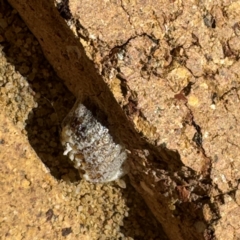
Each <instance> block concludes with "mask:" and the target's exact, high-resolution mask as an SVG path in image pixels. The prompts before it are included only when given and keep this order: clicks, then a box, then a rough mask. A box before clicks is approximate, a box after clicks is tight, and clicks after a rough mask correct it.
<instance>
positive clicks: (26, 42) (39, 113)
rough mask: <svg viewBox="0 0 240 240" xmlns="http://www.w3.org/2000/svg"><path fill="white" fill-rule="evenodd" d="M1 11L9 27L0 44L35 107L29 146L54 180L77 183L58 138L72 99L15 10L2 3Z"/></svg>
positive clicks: (28, 128)
mask: <svg viewBox="0 0 240 240" xmlns="http://www.w3.org/2000/svg"><path fill="white" fill-rule="evenodd" d="M0 9H1V10H3V12H2V15H3V17H5V18H6V19H8V22H7V21H6V25H7V24H8V25H7V26H6V27H5V28H4V29H3V31H2V32H1V33H0V34H1V35H3V36H4V37H5V39H4V40H5V41H3V42H2V43H1V45H2V46H3V52H4V53H5V56H6V58H7V60H8V61H9V63H11V64H13V65H14V67H15V70H16V71H18V72H20V74H21V75H22V76H23V77H24V78H26V80H27V82H28V83H29V87H30V88H31V89H32V90H33V91H34V101H35V102H36V104H37V107H36V108H34V109H33V111H32V112H31V113H30V115H29V117H28V121H27V126H26V131H27V136H28V139H29V143H30V144H31V145H32V147H33V149H34V150H35V152H36V153H37V155H38V156H39V158H40V159H41V160H42V162H43V163H44V164H45V165H46V166H47V167H48V168H49V169H50V172H51V174H52V175H53V176H54V177H55V178H56V179H62V178H63V179H67V178H68V179H69V180H70V181H77V180H79V174H78V171H77V170H76V169H75V168H74V167H73V166H72V165H71V163H70V162H69V160H68V158H67V157H66V156H63V148H62V146H61V143H60V135H59V134H60V127H61V126H60V123H61V122H62V120H63V118H64V117H65V116H66V115H67V113H68V112H69V111H70V109H71V108H72V106H73V104H74V101H75V99H74V96H73V95H72V94H71V93H70V92H69V91H68V90H67V88H66V87H65V85H64V84H63V83H62V81H61V80H60V79H59V78H58V76H57V75H56V73H55V72H54V70H53V69H52V67H51V66H50V64H49V63H48V61H47V60H46V59H45V57H44V55H43V52H42V50H41V47H40V45H39V43H38V42H37V40H36V39H35V37H34V36H33V35H32V33H31V32H30V31H29V30H28V29H27V27H26V25H25V23H24V22H23V21H22V19H21V18H20V17H19V15H18V14H17V13H16V11H15V10H11V7H10V6H9V5H8V4H7V3H6V4H4V3H2V5H1V8H0ZM14 11H15V12H14ZM4 23H5V22H3V24H4Z"/></svg>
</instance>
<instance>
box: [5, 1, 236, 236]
mask: <svg viewBox="0 0 240 240" xmlns="http://www.w3.org/2000/svg"><path fill="white" fill-rule="evenodd" d="M10 2H11V3H12V4H13V5H14V6H15V7H16V9H18V11H19V12H20V14H21V15H22V17H23V18H24V19H25V21H26V22H27V23H28V24H29V27H30V28H31V30H32V31H33V32H34V34H35V35H36V36H37V38H38V39H39V40H40V43H41V45H42V47H43V50H44V52H45V54H46V56H47V57H48V59H49V61H50V62H51V63H52V65H53V66H54V68H55V69H56V71H57V72H58V74H59V76H60V77H61V78H63V79H64V81H65V83H66V84H67V86H68V87H69V89H70V90H71V91H72V92H73V93H75V95H79V94H80V95H84V94H86V95H87V96H91V100H92V101H95V102H96V105H98V107H99V108H100V109H101V110H103V111H104V112H105V113H106V115H107V116H108V121H109V122H110V123H111V126H112V129H114V130H115V132H116V135H117V136H118V137H119V138H120V139H121V141H122V142H123V143H124V144H125V145H126V147H127V149H129V150H130V152H131V157H130V160H129V161H130V165H131V171H130V178H131V182H132V184H133V185H134V186H135V188H136V189H137V190H138V191H139V192H140V193H141V194H142V196H143V197H144V199H145V200H146V202H147V203H148V205H149V207H150V208H151V209H152V211H153V213H154V214H155V216H156V217H157V218H158V220H159V221H160V222H161V223H162V224H163V227H164V229H165V231H166V233H167V234H168V236H169V238H170V239H213V238H214V237H215V238H216V239H223V238H222V236H224V238H225V239H238V238H239V231H238V226H237V222H238V220H237V217H236V215H233V213H234V212H238V211H239V206H238V198H239V194H237V193H238V188H239V187H238V179H239V178H238V175H239V167H238V165H239V162H240V159H239V156H238V150H239V146H240V142H239V139H240V138H239V120H238V119H239V111H238V109H239V105H240V104H239V101H240V96H239V89H240V78H239V67H238V66H239V60H238V59H239V57H238V55H239V49H240V48H239V43H238V39H239V34H240V30H239V29H240V27H239V21H240V17H239V16H240V14H239V13H240V3H239V2H238V1H235V2H232V1H227V0H226V1H203V2H197V1H196V2H192V1H171V2H166V1H153V0H152V1H134V2H131V3H129V2H125V1H114V2H111V1H104V2H98V3H96V2H94V1H84V0H83V1H78V0H70V1H69V2H67V1H63V2H62V3H63V5H64V4H65V8H62V7H61V8H59V10H60V14H61V15H64V14H63V13H65V15H66V13H67V15H68V18H67V19H66V22H67V24H65V25H64V23H63V21H62V19H61V18H60V17H59V15H58V14H57V13H56V9H54V8H53V7H52V6H48V5H51V3H52V2H51V3H48V4H45V5H43V4H42V5H38V4H37V3H27V2H26V1H21V2H20V1H18V0H10ZM60 3H61V1H57V2H56V3H55V5H56V6H57V5H58V6H59V4H60ZM60 5H61V4H60ZM26 9H28V10H29V11H26ZM31 9H36V11H34V14H35V15H34V14H33V10H31ZM36 12H41V14H43V13H44V14H45V16H46V17H45V18H44V19H42V18H40V17H39V16H38V15H37V14H36ZM36 23H37V24H36ZM36 25H37V26H38V29H37V28H36ZM52 26H55V28H53V27H52ZM67 26H68V27H67ZM56 29H57V30H58V31H57V30H56ZM59 29H61V30H62V31H59ZM66 29H67V30H66ZM69 29H71V31H72V32H70V31H69ZM50 33H51V34H50ZM76 39H77V40H76ZM79 42H80V43H81V44H79ZM50 50H51V51H50ZM79 76H81V78H80V77H79ZM79 92H80V93H79Z"/></svg>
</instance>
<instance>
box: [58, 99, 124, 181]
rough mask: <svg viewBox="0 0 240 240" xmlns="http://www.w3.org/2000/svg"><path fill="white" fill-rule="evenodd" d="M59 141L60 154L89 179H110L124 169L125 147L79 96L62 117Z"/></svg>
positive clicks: (116, 176) (120, 173)
mask: <svg viewBox="0 0 240 240" xmlns="http://www.w3.org/2000/svg"><path fill="white" fill-rule="evenodd" d="M61 142H62V145H63V146H64V149H65V151H64V155H68V156H69V158H70V159H71V161H73V163H74V166H75V168H77V169H78V170H79V172H80V174H81V175H82V177H83V178H85V179H86V180H88V181H90V182H110V181H114V180H117V179H119V178H120V177H122V176H123V175H124V174H125V173H126V172H127V170H126V165H125V162H126V159H127V153H126V150H125V148H124V147H123V146H122V145H120V144H117V143H115V142H114V140H113V138H112V136H111V135H110V133H109V130H108V129H107V128H106V127H105V126H103V125H102V124H101V123H100V122H99V121H98V120H97V119H96V118H95V117H94V116H93V114H92V113H91V111H90V110H88V109H87V108H86V107H85V106H84V105H83V104H82V103H81V102H80V101H79V100H78V101H76V103H75V105H74V106H73V108H72V110H71V111H70V112H69V113H68V115H67V116H66V118H65V119H64V120H63V123H62V133H61Z"/></svg>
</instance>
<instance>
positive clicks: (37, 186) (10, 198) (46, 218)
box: [0, 1, 166, 240]
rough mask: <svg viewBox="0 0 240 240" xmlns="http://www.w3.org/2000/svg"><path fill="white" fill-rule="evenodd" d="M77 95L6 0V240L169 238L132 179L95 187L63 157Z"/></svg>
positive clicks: (1, 126) (0, 128)
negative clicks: (65, 129) (64, 128)
mask: <svg viewBox="0 0 240 240" xmlns="http://www.w3.org/2000/svg"><path fill="white" fill-rule="evenodd" d="M73 103H74V96H73V95H72V94H71V93H70V92H69V91H68V90H67V89H66V87H65V85H64V84H63V83H62V81H61V80H60V79H59V78H58V77H57V75H56V73H55V72H54V70H53V69H52V67H51V65H50V64H49V63H48V61H47V60H46V59H45V57H44V55H43V52H42V50H41V47H40V45H39V43H38V41H37V40H36V38H35V37H34V36H33V34H32V33H31V32H30V31H29V29H28V28H27V26H26V24H25V23H24V22H23V21H22V19H21V18H20V17H19V14H18V13H17V11H16V10H15V9H12V7H11V6H10V5H9V4H8V3H7V2H6V1H2V2H1V3H0V109H1V111H0V186H1V197H0V212H1V214H0V239H3V240H8V239H9V240H12V239H14V240H15V239H24V240H33V239H53V240H55V239H83V240H88V239H89V240H95V239H99V240H100V239H102V240H103V239H124V240H133V239H137V238H140V239H147V240H148V239H166V237H165V235H164V233H163V231H162V229H161V226H160V224H159V223H158V222H157V220H156V219H155V218H154V216H153V215H152V214H151V212H150V210H149V209H148V208H147V206H146V204H145V203H144V200H143V199H142V198H141V197H140V195H139V194H138V193H137V192H136V190H135V189H134V188H133V187H132V186H131V184H130V183H129V179H128V178H127V177H125V178H123V179H121V180H119V181H117V182H111V183H107V184H92V183H90V182H88V181H85V180H83V179H80V178H79V173H78V172H77V170H76V169H75V168H73V166H72V164H70V162H69V161H68V159H67V158H66V157H65V156H63V151H64V150H63V148H62V146H61V143H60V136H59V135H60V122H62V120H63V118H64V117H65V116H66V115H67V113H68V112H69V109H71V107H72V105H73Z"/></svg>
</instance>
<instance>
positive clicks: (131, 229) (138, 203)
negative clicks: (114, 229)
mask: <svg viewBox="0 0 240 240" xmlns="http://www.w3.org/2000/svg"><path fill="white" fill-rule="evenodd" d="M124 181H125V182H126V185H127V186H128V187H127V188H126V189H124V190H123V191H122V193H123V197H124V198H125V201H126V204H127V206H128V208H129V212H128V214H129V215H128V216H127V217H125V218H124V221H123V226H122V227H121V232H122V233H123V234H124V235H125V236H128V237H132V238H133V239H134V240H148V239H152V240H160V239H161V240H168V238H167V236H166V235H165V233H164V231H163V229H162V227H161V225H160V224H159V222H158V221H157V220H156V218H155V217H154V216H153V214H152V213H151V211H150V210H149V208H148V206H147V205H146V203H145V202H144V200H143V198H142V196H141V195H140V194H139V193H138V192H137V191H136V190H135V189H134V187H133V186H132V185H131V183H130V180H129V178H128V177H127V176H126V177H124Z"/></svg>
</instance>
